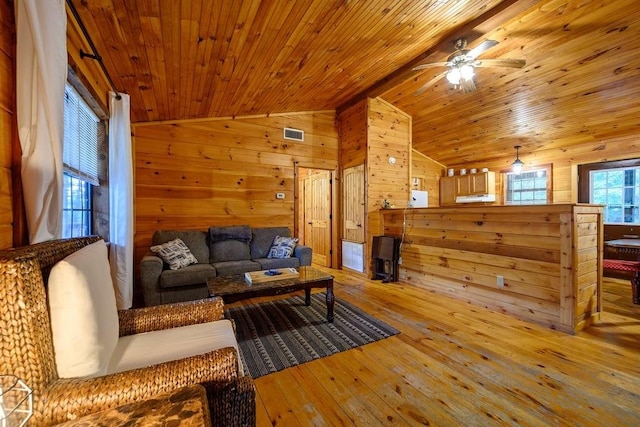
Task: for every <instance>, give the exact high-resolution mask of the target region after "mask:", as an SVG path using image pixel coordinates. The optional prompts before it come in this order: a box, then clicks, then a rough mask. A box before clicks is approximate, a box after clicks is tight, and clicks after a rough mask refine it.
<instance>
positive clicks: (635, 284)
mask: <svg viewBox="0 0 640 427" xmlns="http://www.w3.org/2000/svg"><path fill="white" fill-rule="evenodd" d="M631 295H632V298H633V303H634V304H640V272H639V271H636V272H635V275H634V276H633V278H632V279H631Z"/></svg>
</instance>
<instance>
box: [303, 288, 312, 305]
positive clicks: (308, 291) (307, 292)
mask: <svg viewBox="0 0 640 427" xmlns="http://www.w3.org/2000/svg"><path fill="white" fill-rule="evenodd" d="M304 305H306V306H307V307H309V306H310V305H311V288H305V290H304Z"/></svg>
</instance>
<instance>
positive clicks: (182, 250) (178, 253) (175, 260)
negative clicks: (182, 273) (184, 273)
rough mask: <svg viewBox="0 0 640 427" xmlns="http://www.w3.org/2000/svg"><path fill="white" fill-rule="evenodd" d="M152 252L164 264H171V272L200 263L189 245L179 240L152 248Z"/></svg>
mask: <svg viewBox="0 0 640 427" xmlns="http://www.w3.org/2000/svg"><path fill="white" fill-rule="evenodd" d="M151 252H153V253H154V254H156V255H158V256H159V257H160V258H162V260H163V261H164V262H166V263H167V264H169V268H170V269H171V270H178V269H179V268H182V267H186V266H188V265H191V264H195V263H197V262H198V260H197V259H196V257H194V256H193V254H192V253H191V251H190V250H189V248H188V247H187V245H185V244H184V242H183V241H182V240H181V239H179V238H177V239H173V240H171V241H169V242H167V243H163V244H161V245H155V246H151Z"/></svg>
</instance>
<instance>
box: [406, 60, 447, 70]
mask: <svg viewBox="0 0 640 427" xmlns="http://www.w3.org/2000/svg"><path fill="white" fill-rule="evenodd" d="M448 64H449V63H448V62H430V63H428V64H421V65H418V66H416V67H413V71H418V70H424V69H425V68H432V67H445V66H447V65H448Z"/></svg>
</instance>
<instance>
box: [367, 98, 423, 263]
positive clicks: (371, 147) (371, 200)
mask: <svg viewBox="0 0 640 427" xmlns="http://www.w3.org/2000/svg"><path fill="white" fill-rule="evenodd" d="M368 102H369V107H368V115H367V129H368V135H367V163H366V182H367V187H366V191H367V200H366V215H367V224H368V226H367V244H368V247H367V248H366V250H367V251H366V252H365V254H366V259H367V260H368V261H370V259H371V254H370V252H371V251H370V250H369V248H371V246H370V245H371V243H372V241H373V236H376V235H381V234H384V230H383V228H382V224H381V223H380V215H379V214H378V212H379V209H380V208H381V207H382V203H383V201H384V200H387V201H389V202H390V203H391V204H392V205H393V206H395V207H397V208H401V207H406V206H407V203H408V202H409V193H410V186H409V185H410V177H411V158H412V155H411V117H410V116H409V115H407V114H406V113H404V112H402V111H400V110H398V109H397V108H396V107H394V106H393V105H391V104H389V103H388V102H386V101H384V100H382V99H380V98H375V99H369V100H368ZM392 156H393V157H395V159H396V162H395V164H393V165H391V164H389V157H392ZM367 264H369V263H367Z"/></svg>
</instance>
